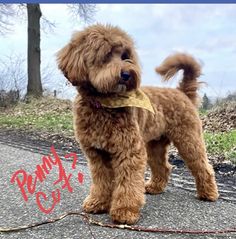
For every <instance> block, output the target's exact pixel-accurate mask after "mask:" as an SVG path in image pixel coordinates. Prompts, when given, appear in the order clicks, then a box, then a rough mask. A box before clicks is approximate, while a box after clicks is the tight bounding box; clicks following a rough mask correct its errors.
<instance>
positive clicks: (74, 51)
mask: <svg viewBox="0 0 236 239" xmlns="http://www.w3.org/2000/svg"><path fill="white" fill-rule="evenodd" d="M82 45H83V44H82V37H80V34H79V33H76V34H74V36H73V38H72V40H71V42H70V43H69V44H67V45H66V46H65V47H63V48H62V49H61V50H60V51H59V52H58V53H57V63H58V67H59V69H61V71H62V72H63V74H64V76H65V77H66V78H67V79H68V80H69V81H70V82H71V83H72V85H74V86H77V85H79V84H80V82H82V81H85V80H86V78H87V70H86V66H85V62H84V54H83V52H84V50H83V46H82Z"/></svg>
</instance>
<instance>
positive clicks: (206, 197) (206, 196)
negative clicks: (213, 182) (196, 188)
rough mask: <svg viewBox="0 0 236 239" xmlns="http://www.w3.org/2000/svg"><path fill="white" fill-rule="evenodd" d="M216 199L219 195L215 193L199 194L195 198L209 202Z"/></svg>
mask: <svg viewBox="0 0 236 239" xmlns="http://www.w3.org/2000/svg"><path fill="white" fill-rule="evenodd" d="M218 197H219V193H218V192H217V191H212V192H207V193H200V194H198V196H197V198H198V199H199V200H203V201H210V202H215V201H216V200H217V199H218Z"/></svg>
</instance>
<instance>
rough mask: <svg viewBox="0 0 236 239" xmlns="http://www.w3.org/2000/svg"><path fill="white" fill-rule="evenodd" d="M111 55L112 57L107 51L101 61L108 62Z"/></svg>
mask: <svg viewBox="0 0 236 239" xmlns="http://www.w3.org/2000/svg"><path fill="white" fill-rule="evenodd" d="M111 57H112V53H111V52H109V53H107V54H106V56H105V58H104V60H103V62H104V63H105V62H108V61H109V60H110V59H111Z"/></svg>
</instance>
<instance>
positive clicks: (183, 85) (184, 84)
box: [155, 53, 201, 106]
mask: <svg viewBox="0 0 236 239" xmlns="http://www.w3.org/2000/svg"><path fill="white" fill-rule="evenodd" d="M155 70H156V72H157V73H159V74H160V75H161V76H162V77H163V79H164V81H168V80H170V78H172V77H173V76H174V75H175V74H176V73H177V72H178V71H179V70H183V71H184V72H183V79H182V80H181V81H180V83H179V86H178V89H179V90H180V91H182V92H184V93H185V94H186V95H187V96H188V98H189V99H190V100H191V101H192V103H193V104H194V105H195V106H198V104H199V96H198V94H197V90H198V88H199V86H200V83H201V82H198V81H197V78H198V77H199V76H200V75H201V66H200V64H199V63H198V62H197V61H196V60H195V59H194V58H193V57H192V56H190V55H187V54H183V53H177V54H174V55H171V56H169V57H167V58H166V59H165V60H164V61H163V63H162V64H161V65H160V66H159V67H157V68H156V69H155Z"/></svg>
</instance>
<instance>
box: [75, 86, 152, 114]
mask: <svg viewBox="0 0 236 239" xmlns="http://www.w3.org/2000/svg"><path fill="white" fill-rule="evenodd" d="M77 89H78V91H79V93H80V96H81V98H82V100H83V101H84V102H85V103H87V104H89V106H90V107H92V108H94V109H102V108H103V109H109V110H112V109H119V108H127V107H129V108H130V107H136V108H143V109H146V110H148V111H150V112H152V113H154V109H153V107H152V104H151V102H150V100H149V98H148V96H147V95H146V94H145V93H144V92H143V91H142V90H140V89H137V90H133V91H128V92H122V93H109V94H102V93H99V92H97V91H96V89H95V88H94V87H93V86H91V85H88V84H87V85H84V86H80V87H78V88H77Z"/></svg>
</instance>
